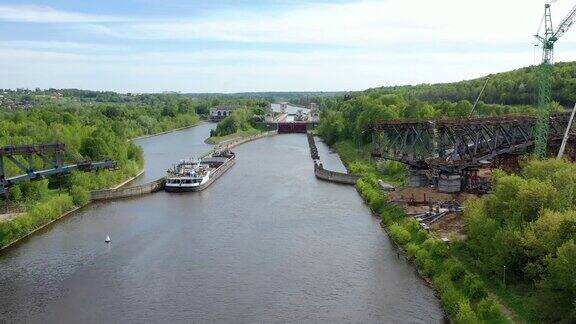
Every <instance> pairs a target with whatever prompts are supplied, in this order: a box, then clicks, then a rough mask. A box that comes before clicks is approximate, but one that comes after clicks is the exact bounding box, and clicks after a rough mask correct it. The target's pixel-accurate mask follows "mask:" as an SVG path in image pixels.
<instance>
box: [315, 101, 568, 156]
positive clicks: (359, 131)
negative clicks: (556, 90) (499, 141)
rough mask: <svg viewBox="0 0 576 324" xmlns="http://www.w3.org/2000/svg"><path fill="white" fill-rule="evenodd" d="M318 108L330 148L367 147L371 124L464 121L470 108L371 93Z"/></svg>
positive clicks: (524, 110) (497, 109)
mask: <svg viewBox="0 0 576 324" xmlns="http://www.w3.org/2000/svg"><path fill="white" fill-rule="evenodd" d="M320 105H321V107H323V109H322V111H321V115H320V120H321V123H320V126H319V129H318V133H319V134H320V135H321V136H322V137H323V138H324V139H325V140H326V141H327V143H328V144H330V145H331V144H334V143H336V142H337V141H340V140H353V141H355V142H358V143H368V142H369V141H370V134H368V132H366V129H367V127H368V126H369V125H370V124H372V123H377V122H382V121H387V120H392V119H437V118H450V117H468V116H469V115H470V112H471V110H472V106H473V105H472V103H471V102H470V101H468V100H460V101H458V102H450V101H445V100H444V101H440V102H428V101H422V100H419V99H406V98H404V96H403V95H401V94H389V93H387V92H386V91H371V92H369V93H367V94H355V95H354V96H352V97H348V98H346V97H345V98H341V99H324V100H321V101H320ZM553 106H554V110H560V109H562V107H561V106H560V105H559V104H558V103H554V104H553ZM534 111H535V110H534V108H533V107H532V106H527V105H518V106H508V105H499V104H485V103H484V102H479V104H478V105H477V107H476V109H475V116H499V115H506V114H531V113H534Z"/></svg>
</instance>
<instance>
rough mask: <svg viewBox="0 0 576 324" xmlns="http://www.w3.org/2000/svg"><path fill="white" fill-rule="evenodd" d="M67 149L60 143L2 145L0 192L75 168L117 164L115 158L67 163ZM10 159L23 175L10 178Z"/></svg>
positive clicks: (95, 167) (89, 169)
mask: <svg viewBox="0 0 576 324" xmlns="http://www.w3.org/2000/svg"><path fill="white" fill-rule="evenodd" d="M65 152H66V150H65V146H64V144H61V143H55V144H37V145H21V146H5V147H0V195H5V194H6V193H7V189H8V188H9V187H11V186H13V185H15V184H17V183H19V182H23V181H33V180H41V179H44V178H45V177H47V176H50V175H55V174H64V173H70V172H72V171H85V172H86V171H92V170H97V169H112V168H115V167H116V162H115V161H112V160H104V161H99V162H89V161H82V162H74V163H73V164H68V165H65V164H64V154H65ZM38 160H39V161H38ZM8 161H10V162H11V163H13V164H14V165H15V166H16V167H17V168H18V170H20V171H21V172H22V174H19V175H14V176H11V177H9V176H8V175H7V171H6V167H5V166H6V162H8ZM37 162H38V163H37ZM39 165H40V166H41V167H40V168H38V166H39Z"/></svg>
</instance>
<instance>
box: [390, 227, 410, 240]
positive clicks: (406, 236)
mask: <svg viewBox="0 0 576 324" xmlns="http://www.w3.org/2000/svg"><path fill="white" fill-rule="evenodd" d="M390 236H391V237H392V239H393V240H394V241H396V242H397V243H398V244H400V245H406V243H408V242H410V240H411V239H412V236H411V235H410V232H408V231H407V230H406V229H404V228H403V227H402V226H400V225H398V224H392V226H390Z"/></svg>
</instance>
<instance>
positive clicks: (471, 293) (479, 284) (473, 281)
mask: <svg viewBox="0 0 576 324" xmlns="http://www.w3.org/2000/svg"><path fill="white" fill-rule="evenodd" d="M462 284H463V286H464V293H465V294H466V296H467V297H468V298H470V299H471V300H478V299H480V298H484V297H486V289H485V285H484V282H483V281H482V279H480V277H478V276H477V275H474V274H471V273H466V274H465V275H464V279H463V281H462Z"/></svg>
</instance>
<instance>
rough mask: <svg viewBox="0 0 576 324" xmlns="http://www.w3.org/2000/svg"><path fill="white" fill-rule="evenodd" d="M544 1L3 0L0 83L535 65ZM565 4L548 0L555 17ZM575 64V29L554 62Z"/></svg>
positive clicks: (187, 86)
mask: <svg viewBox="0 0 576 324" xmlns="http://www.w3.org/2000/svg"><path fill="white" fill-rule="evenodd" d="M543 5H544V1H540V0H506V1H500V0H484V1H469V0H438V1H430V0H381V1H374V0H366V1H353V0H349V1H322V0H317V1H296V0H276V1H274V0H272V1H264V0H236V1H232V0H222V1H216V0H213V1H198V0H193V1H185V0H122V1H118V0H98V1H77V0H51V1H49V0H30V1H26V0H24V1H22V0H20V1H12V0H0V71H1V74H0V88H16V87H25V88H35V87H40V88H49V87H54V88H64V87H66V88H83V89H95V90H114V91H121V92H159V91H182V92H243V91H304V90H305V91H331V90H362V89H365V88H368V87H376V86H382V85H397V84H414V83H423V82H427V83H431V82H447V81H456V80H461V79H467V78H474V77H478V76H481V75H484V74H487V73H493V72H498V71H503V70H508V69H513V68H517V67H522V66H527V65H531V64H533V63H534V62H535V60H537V59H538V57H539V53H535V51H534V40H533V37H532V35H533V34H534V33H535V31H536V29H537V27H538V23H539V21H540V18H541V16H542V13H543ZM573 5H574V3H571V1H569V0H559V1H556V2H555V3H554V4H553V18H554V21H555V22H559V21H560V19H561V18H563V17H564V15H565V14H566V13H567V12H568V10H569V9H570V8H571V7H572V6H573ZM575 58H576V31H572V32H569V33H568V34H567V35H566V36H565V37H564V38H563V39H562V40H561V41H560V42H559V43H558V46H557V54H556V60H557V61H572V60H574V59H575Z"/></svg>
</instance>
